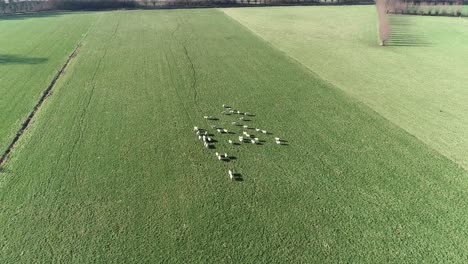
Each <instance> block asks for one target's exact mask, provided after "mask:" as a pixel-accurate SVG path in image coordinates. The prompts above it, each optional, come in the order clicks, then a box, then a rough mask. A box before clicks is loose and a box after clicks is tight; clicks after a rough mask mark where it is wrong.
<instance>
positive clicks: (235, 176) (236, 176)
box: [232, 173, 244, 181]
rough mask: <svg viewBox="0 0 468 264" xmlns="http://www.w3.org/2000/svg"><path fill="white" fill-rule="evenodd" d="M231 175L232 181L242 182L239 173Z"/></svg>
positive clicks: (242, 179)
mask: <svg viewBox="0 0 468 264" xmlns="http://www.w3.org/2000/svg"><path fill="white" fill-rule="evenodd" d="M232 175H233V176H234V177H233V181H244V178H242V175H241V174H240V173H233V174H232Z"/></svg>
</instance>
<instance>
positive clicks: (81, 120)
mask: <svg viewBox="0 0 468 264" xmlns="http://www.w3.org/2000/svg"><path fill="white" fill-rule="evenodd" d="M119 25H120V20H119V21H117V24H116V26H115V28H114V31H113V33H112V35H111V37H110V38H109V42H111V41H112V40H114V39H115V35H116V33H117V30H118V28H119ZM108 50H109V46H107V47H106V49H105V50H104V53H103V54H102V56H101V57H100V58H99V61H98V63H97V66H96V69H95V70H94V72H93V76H92V77H91V83H92V87H91V91H90V92H89V96H88V100H87V101H86V104H85V106H84V108H83V111H82V112H81V115H80V118H79V121H78V127H79V128H80V133H79V135H78V137H77V138H76V139H75V141H74V142H73V144H72V147H71V150H70V152H69V154H68V166H67V170H66V173H65V175H68V173H69V172H70V169H71V167H72V166H71V165H72V161H73V158H72V156H73V153H74V152H75V150H76V147H77V146H78V143H79V142H80V141H81V139H82V138H83V135H84V131H85V130H86V128H87V126H85V122H84V121H85V118H86V116H87V114H88V109H89V106H90V105H91V101H92V99H93V98H94V92H95V90H96V82H95V80H96V75H97V73H98V71H99V69H100V68H101V64H102V61H103V60H104V58H105V57H106V56H107V51H108Z"/></svg>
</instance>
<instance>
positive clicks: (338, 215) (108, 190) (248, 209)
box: [0, 7, 468, 263]
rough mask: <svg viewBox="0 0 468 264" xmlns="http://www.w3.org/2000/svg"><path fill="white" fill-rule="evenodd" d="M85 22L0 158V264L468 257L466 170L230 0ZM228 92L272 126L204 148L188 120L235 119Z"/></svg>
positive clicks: (260, 122) (257, 122)
mask: <svg viewBox="0 0 468 264" xmlns="http://www.w3.org/2000/svg"><path fill="white" fill-rule="evenodd" d="M346 8H348V7H346ZM353 8H355V7H352V8H351V9H353ZM365 8H367V7H365ZM259 10H260V9H259ZM287 10H288V9H285V12H287ZM239 11H240V10H239ZM76 15H77V16H79V15H80V14H76ZM66 16H68V15H65V16H64V17H66ZM83 16H86V15H85V14H83ZM83 19H84V18H83ZM86 19H87V20H86ZM86 19H85V20H86V21H88V20H93V22H92V26H89V27H88V28H89V30H88V33H87V35H86V37H84V38H83V39H82V40H81V41H82V44H83V45H82V47H81V49H80V52H79V53H78V55H77V56H76V58H74V59H73V60H72V61H71V63H70V65H69V67H68V68H67V70H66V72H65V74H64V75H63V76H62V77H61V78H60V79H59V81H58V83H57V85H56V87H55V88H54V92H53V95H52V96H50V97H49V98H48V99H47V101H46V102H45V104H44V105H43V107H42V108H41V110H40V111H39V112H38V114H37V115H36V117H35V120H34V122H33V123H32V125H31V127H30V128H29V129H28V131H27V133H26V134H25V135H24V137H23V138H22V139H21V140H20V142H19V143H18V145H17V147H16V148H15V149H14V151H13V152H12V154H11V156H10V157H9V159H8V162H7V163H6V164H5V167H4V168H3V169H2V171H1V172H0V234H2V235H1V236H0V262H2V263H31V262H46V263H47V262H65V263H90V262H99V263H109V262H119V263H125V262H137V263H155V262H156V263H166V262H171V263H183V262H186V263H202V262H210V263H226V262H227V263H287V262H294V263H298V262H302V263H314V262H356V263H382V262H392V263H402V262H456V263H463V262H465V261H466V259H467V258H468V250H467V248H468V241H467V239H466V237H467V235H468V226H467V219H468V210H467V209H468V208H467V207H468V206H467V205H468V204H467V203H466V198H467V190H468V178H467V177H468V173H467V172H466V171H465V170H463V169H462V168H460V166H458V165H457V164H456V163H454V162H453V161H451V160H450V159H448V158H446V157H445V156H444V155H442V154H440V153H439V152H437V151H436V150H434V149H433V148H431V147H430V146H428V145H427V144H425V143H424V142H422V141H421V140H419V139H417V138H416V137H414V136H413V135H411V134H410V133H408V132H407V131H406V130H404V129H402V128H401V127H399V126H398V125H395V124H394V123H392V122H389V120H388V119H387V118H385V117H382V116H381V115H379V113H377V112H375V111H374V110H372V109H371V108H369V107H368V106H367V105H366V104H364V103H362V102H361V100H358V99H356V98H353V97H350V96H349V95H348V93H347V92H348V91H342V90H341V89H340V88H341V87H335V86H333V84H332V83H331V81H324V80H322V79H321V77H320V75H317V74H315V73H313V72H311V71H310V70H309V68H306V67H305V66H303V65H302V64H300V63H299V62H298V61H296V60H293V59H291V58H290V57H289V56H288V55H287V54H285V53H284V52H282V51H280V50H278V49H277V48H275V47H274V46H273V45H270V44H269V43H268V42H265V41H264V40H262V39H261V38H259V37H258V36H257V35H255V34H253V33H252V32H251V31H249V30H248V29H247V28H246V27H244V26H243V25H241V24H240V23H238V22H237V21H236V20H234V19H233V18H231V17H229V16H227V15H226V14H225V13H223V12H222V11H221V10H217V9H197V10H194V9H192V10H160V11H141V10H134V11H108V12H99V13H92V16H87V18H86ZM26 22H28V21H26V20H25V21H24V23H26ZM0 23H3V22H0ZM86 23H88V22H82V26H83V27H85V24H86ZM89 25H91V24H89ZM0 27H1V24H0ZM70 46H71V47H72V46H73V45H70ZM369 49H373V48H372V46H371V44H369ZM393 52H394V53H395V54H398V53H399V52H404V48H402V49H401V50H398V49H393ZM36 56H39V55H36ZM318 56H322V55H318ZM352 81H354V79H353V80H352ZM389 101H390V100H389ZM222 104H231V105H233V106H235V107H236V108H238V109H240V110H244V111H249V112H251V113H254V114H256V116H255V117H253V118H252V119H253V121H251V122H250V123H249V125H250V124H251V125H252V126H258V127H264V128H266V129H268V130H270V131H271V132H272V133H273V135H271V136H263V135H260V138H264V139H266V140H267V142H266V143H265V144H264V145H261V146H260V145H259V146H255V145H251V144H250V145H241V146H232V145H229V144H228V143H227V142H226V141H227V139H228V138H231V137H232V138H233V137H235V136H238V133H239V132H240V130H239V129H236V130H234V131H235V132H236V133H237V134H236V135H232V136H228V135H219V136H218V135H217V136H216V138H217V139H218V140H219V141H220V142H219V143H218V144H216V149H212V150H207V149H205V148H204V147H203V146H202V145H201V144H200V142H199V141H198V139H196V138H195V135H194V132H193V131H192V129H193V126H194V125H198V126H201V127H205V128H207V127H208V126H209V125H210V124H211V123H213V124H218V123H219V124H223V125H224V124H228V123H229V122H230V121H232V120H234V117H232V116H231V117H223V119H222V120H220V121H216V122H215V121H206V120H204V119H203V116H204V115H215V116H219V115H220V114H219V112H220V110H221V105H222ZM228 118H229V119H228ZM210 122H211V123H210ZM274 136H280V137H284V138H285V139H286V140H288V142H289V145H287V146H278V145H276V144H274V143H273V141H271V139H270V138H271V137H274ZM268 140H269V141H268ZM270 141H271V142H272V143H271V144H269V142H270ZM215 151H220V152H228V153H231V154H234V155H235V156H236V157H237V160H235V161H233V162H232V163H228V164H226V163H223V162H220V161H218V160H217V159H216V157H215V155H214V152H215ZM232 167H233V168H235V169H236V171H238V172H240V173H241V174H242V177H243V179H244V181H242V182H231V181H229V179H228V175H227V170H228V168H232Z"/></svg>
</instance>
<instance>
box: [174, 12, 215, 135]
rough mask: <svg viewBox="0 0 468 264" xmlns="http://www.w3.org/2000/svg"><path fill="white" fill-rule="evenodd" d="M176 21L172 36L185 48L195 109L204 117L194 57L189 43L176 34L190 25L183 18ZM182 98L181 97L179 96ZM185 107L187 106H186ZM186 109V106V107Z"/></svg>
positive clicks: (177, 18)
mask: <svg viewBox="0 0 468 264" xmlns="http://www.w3.org/2000/svg"><path fill="white" fill-rule="evenodd" d="M176 21H177V27H176V29H175V30H174V31H173V32H172V34H171V36H172V38H173V39H174V41H175V42H177V43H178V44H179V45H180V46H181V47H182V48H183V51H184V55H185V57H186V59H187V61H188V63H189V66H190V71H191V76H192V82H191V84H189V87H190V89H191V90H192V91H193V104H194V105H195V108H196V111H197V112H198V115H199V116H202V115H203V113H202V111H201V109H200V106H199V104H198V89H197V86H198V74H197V69H196V67H195V64H194V62H193V59H192V57H191V56H190V53H189V51H188V49H187V41H183V40H181V39H179V38H178V37H177V36H176V32H177V31H179V30H180V28H181V23H185V24H188V23H186V22H185V21H183V18H180V17H179V16H177V17H176ZM179 97H180V96H179ZM184 105H185V104H184ZM184 107H185V106H184ZM205 124H206V125H207V126H209V123H208V122H207V121H206V120H205Z"/></svg>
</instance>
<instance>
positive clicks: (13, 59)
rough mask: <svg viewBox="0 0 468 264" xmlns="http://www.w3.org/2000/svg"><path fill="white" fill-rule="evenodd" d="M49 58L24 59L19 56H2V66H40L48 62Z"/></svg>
mask: <svg viewBox="0 0 468 264" xmlns="http://www.w3.org/2000/svg"><path fill="white" fill-rule="evenodd" d="M47 61H48V59H47V58H35V57H24V56H19V55H10V54H0V64H40V63H45V62H47Z"/></svg>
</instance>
